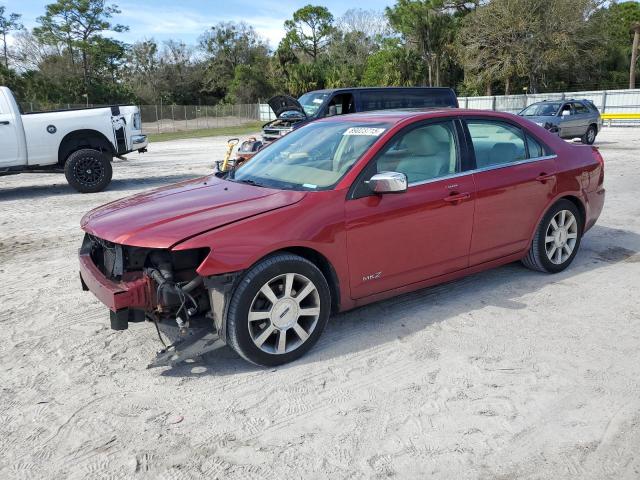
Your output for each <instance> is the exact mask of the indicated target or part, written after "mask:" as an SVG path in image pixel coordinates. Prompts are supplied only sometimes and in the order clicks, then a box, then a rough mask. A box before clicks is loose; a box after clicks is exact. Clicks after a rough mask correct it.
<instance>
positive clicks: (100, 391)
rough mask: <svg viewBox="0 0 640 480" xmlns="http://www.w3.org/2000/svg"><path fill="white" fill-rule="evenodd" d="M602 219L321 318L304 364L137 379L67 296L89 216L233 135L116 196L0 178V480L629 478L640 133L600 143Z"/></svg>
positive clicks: (96, 308) (75, 287)
mask: <svg viewBox="0 0 640 480" xmlns="http://www.w3.org/2000/svg"><path fill="white" fill-rule="evenodd" d="M598 143H599V144H600V146H601V148H602V152H603V155H604V157H605V159H606V173H607V179H606V187H607V190H608V193H607V195H608V197H607V203H606V206H605V210H604V212H603V215H602V217H601V219H600V221H599V223H598V225H597V226H596V227H594V228H593V230H592V231H590V232H589V234H588V235H587V236H586V237H585V238H584V241H583V244H582V248H581V251H580V253H579V254H578V256H577V258H576V260H575V262H574V264H573V265H572V266H571V267H570V268H569V269H568V270H566V271H565V272H563V273H561V274H558V275H555V276H549V275H544V274H538V273H534V272H531V271H528V270H526V269H524V268H523V267H521V266H520V265H519V264H513V265H509V266H506V267H503V268H499V269H496V270H492V271H488V272H485V273H482V274H478V275H474V276H472V277H469V278H466V279H464V280H461V281H458V282H455V283H451V284H447V285H444V286H440V287H436V288H432V289H427V290H423V291H420V292H417V293H413V294H409V295H404V296H401V297H398V298H396V299H393V300H390V301H386V302H382V303H378V304H375V305H372V306H368V307H365V308H361V309H358V310H356V311H353V312H350V313H346V314H341V315H339V316H336V317H334V318H332V320H331V321H330V322H329V325H328V327H327V330H326V331H325V333H324V335H323V337H322V338H321V339H320V341H319V343H318V344H317V345H316V347H315V348H314V349H313V350H312V351H311V352H310V353H309V354H308V355H307V356H306V357H305V358H303V359H302V360H300V361H297V362H295V363H293V364H290V365H287V366H284V367H280V368H277V369H261V368H257V367H254V366H251V365H249V364H247V363H246V362H244V361H243V360H241V359H240V358H239V357H238V356H237V355H235V354H234V353H233V352H232V351H231V350H229V349H227V348H225V349H223V350H221V351H218V352H214V353H211V354H209V355H206V356H205V357H204V358H203V359H201V360H199V361H196V362H194V363H190V364H185V365H182V366H180V367H177V368H173V369H170V368H164V369H153V370H147V369H146V368H145V367H146V365H147V363H148V361H149V360H150V358H151V357H152V356H153V354H154V352H155V350H156V349H157V348H158V347H159V343H158V340H157V338H156V336H155V331H154V329H153V328H151V326H149V325H144V324H141V325H135V326H133V327H132V328H130V329H129V330H127V331H124V332H115V331H111V330H110V329H109V327H108V315H107V311H106V309H105V308H104V307H103V306H102V305H100V304H99V303H98V301H97V300H95V299H94V298H93V296H92V295H91V294H89V293H83V292H82V291H81V289H80V283H79V280H78V272H77V270H78V269H77V261H76V250H77V248H78V246H79V244H80V241H81V238H82V233H81V232H80V229H79V227H78V224H79V220H80V217H81V215H82V214H83V213H84V212H86V211H87V210H89V209H90V208H93V207H95V206H97V205H100V204H102V203H105V202H107V201H110V200H113V199H116V198H119V197H122V196H125V195H128V194H130V193H133V192H138V191H141V190H144V189H148V188H151V187H155V186H159V185H164V184H167V183H170V182H174V181H178V180H182V179H186V178H190V177H194V176H198V175H201V174H205V173H207V172H208V171H209V164H210V163H211V161H212V160H213V159H214V157H215V158H220V156H221V154H222V152H223V150H224V139H219V138H218V139H199V140H188V141H175V142H168V143H158V144H153V145H151V147H150V149H149V150H150V151H149V153H148V154H145V155H143V156H139V155H137V154H134V155H131V156H130V158H129V159H128V160H127V161H120V162H117V164H116V165H115V175H114V181H113V184H112V186H111V187H110V188H109V190H108V191H105V192H102V193H99V194H94V195H80V194H76V193H74V192H73V191H72V190H71V189H70V188H69V187H68V186H67V185H66V184H65V182H64V178H63V177H62V176H56V175H53V174H25V175H18V176H15V177H3V178H1V179H0V205H1V206H2V215H1V217H0V285H2V291H1V293H0V304H1V306H2V308H1V309H0V325H1V333H0V362H1V365H2V370H1V373H0V388H1V389H2V390H1V395H0V407H1V408H0V478H2V479H13V478H25V479H36V478H60V479H92V478H96V479H105V478H114V479H115V478H150V479H151V478H153V479H190V478H229V479H235V478H237V479H252V478H255V479H262V478H267V479H270V478H273V479H293V478H301V479H321V478H332V479H338V478H350V479H366V478H381V477H395V478H402V479H405V478H435V479H447V480H450V479H503V480H506V479H554V480H556V479H565V478H576V479H581V480H584V479H594V480H596V479H597V480H601V479H616V480H629V479H638V478H640V453H639V452H640V349H639V346H640V302H639V300H638V295H639V292H640V268H639V267H640V254H639V253H638V252H639V251H640V203H639V202H638V185H639V184H640V168H639V167H640V164H639V158H640V130H639V129H623V128H619V129H609V130H605V131H604V132H603V134H602V135H601V136H600V137H599V138H598Z"/></svg>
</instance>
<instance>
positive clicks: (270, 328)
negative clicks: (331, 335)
mask: <svg viewBox="0 0 640 480" xmlns="http://www.w3.org/2000/svg"><path fill="white" fill-rule="evenodd" d="M330 310H331V293H330V291H329V285H328V284H327V280H326V279H325V278H324V275H323V274H322V272H321V271H320V270H319V269H318V267H316V266H315V265H314V264H313V263H311V262H310V261H308V260H306V259H304V258H302V257H299V256H298V255H293V254H290V253H278V254H275V255H272V256H269V257H267V258H265V259H264V260H262V261H261V262H259V263H258V264H256V265H255V266H253V267H252V268H250V269H249V270H248V271H247V273H246V274H245V275H244V276H243V277H242V280H241V281H240V282H239V284H238V286H237V287H236V289H235V291H234V293H233V296H232V298H231V302H230V304H229V310H228V314H227V338H228V341H229V345H230V346H231V348H233V349H234V350H235V351H236V352H237V353H238V354H239V355H240V356H241V357H242V358H244V359H245V360H248V361H249V362H251V363H255V364H256V365H261V366H275V365H281V364H283V363H287V362H291V361H293V360H296V359H297V358H300V357H301V356H302V355H304V354H305V353H306V352H307V351H309V349H311V347H313V345H314V344H315V343H316V342H317V341H318V338H320V335H321V334H322V331H323V330H324V327H325V326H326V324H327V320H328V319H329V314H330Z"/></svg>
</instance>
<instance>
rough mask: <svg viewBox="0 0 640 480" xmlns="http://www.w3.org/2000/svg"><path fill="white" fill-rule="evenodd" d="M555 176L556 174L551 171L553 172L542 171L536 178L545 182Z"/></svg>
mask: <svg viewBox="0 0 640 480" xmlns="http://www.w3.org/2000/svg"><path fill="white" fill-rule="evenodd" d="M554 178H556V176H555V174H553V173H551V174H547V173H541V174H540V175H538V176H537V177H536V180H537V181H539V182H542V183H545V182H547V181H549V180H553V179H554Z"/></svg>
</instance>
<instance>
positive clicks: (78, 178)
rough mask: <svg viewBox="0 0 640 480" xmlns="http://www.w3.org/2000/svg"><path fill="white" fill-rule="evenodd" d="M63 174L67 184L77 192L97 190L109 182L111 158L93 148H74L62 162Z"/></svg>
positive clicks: (103, 187)
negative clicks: (63, 162)
mask: <svg viewBox="0 0 640 480" xmlns="http://www.w3.org/2000/svg"><path fill="white" fill-rule="evenodd" d="M64 175H65V177H66V178H67V182H69V185H71V186H72V187H73V188H75V189H76V190H77V191H78V192H81V193H95V192H99V191H101V190H104V189H105V188H106V187H107V185H109V183H110V182H111V177H112V175H113V169H112V168H111V159H110V157H109V156H108V155H107V154H105V153H103V152H101V151H100V150H95V149H93V148H83V149H81V150H76V151H75V152H73V153H72V154H71V155H69V157H68V158H67V161H66V163H65V164H64Z"/></svg>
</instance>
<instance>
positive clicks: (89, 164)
mask: <svg viewBox="0 0 640 480" xmlns="http://www.w3.org/2000/svg"><path fill="white" fill-rule="evenodd" d="M103 170H104V169H103V167H102V164H101V163H100V160H99V159H97V158H95V157H84V158H81V159H80V160H78V163H77V164H76V166H75V168H74V173H75V176H76V178H77V179H78V180H79V181H80V182H82V183H83V184H85V185H89V186H92V185H95V184H96V183H98V182H99V181H100V178H102V175H103V174H104V171H103Z"/></svg>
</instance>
